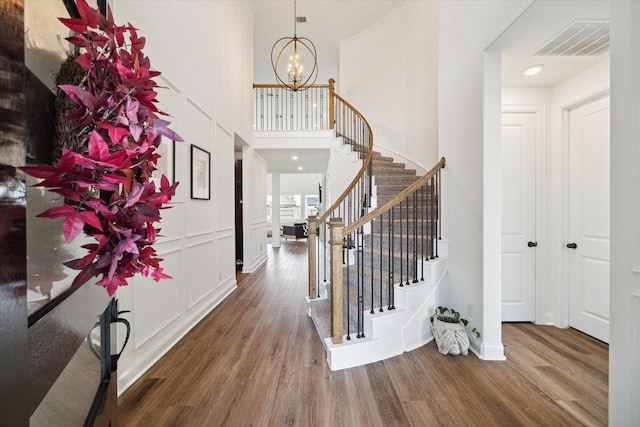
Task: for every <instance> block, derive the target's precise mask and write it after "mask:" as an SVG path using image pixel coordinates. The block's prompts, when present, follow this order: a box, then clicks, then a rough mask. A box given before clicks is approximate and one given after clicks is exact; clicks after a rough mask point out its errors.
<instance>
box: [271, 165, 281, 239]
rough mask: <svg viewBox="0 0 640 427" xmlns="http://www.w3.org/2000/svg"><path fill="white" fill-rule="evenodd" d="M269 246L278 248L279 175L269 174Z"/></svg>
mask: <svg viewBox="0 0 640 427" xmlns="http://www.w3.org/2000/svg"><path fill="white" fill-rule="evenodd" d="M271 246H272V247H274V248H279V247H280V173H272V174H271Z"/></svg>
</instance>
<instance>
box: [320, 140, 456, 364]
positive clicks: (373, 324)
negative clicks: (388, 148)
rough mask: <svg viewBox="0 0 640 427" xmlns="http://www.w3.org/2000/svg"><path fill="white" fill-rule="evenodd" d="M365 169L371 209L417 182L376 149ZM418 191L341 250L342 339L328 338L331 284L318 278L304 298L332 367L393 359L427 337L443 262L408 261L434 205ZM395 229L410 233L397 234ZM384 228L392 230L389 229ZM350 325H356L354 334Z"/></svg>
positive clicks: (441, 259) (412, 174) (428, 223)
mask: <svg viewBox="0 0 640 427" xmlns="http://www.w3.org/2000/svg"><path fill="white" fill-rule="evenodd" d="M371 171H372V172H371V173H372V175H373V182H374V187H373V195H374V197H373V198H372V205H373V206H372V208H374V207H376V206H382V205H383V204H384V203H386V202H388V201H389V200H390V199H391V198H392V197H394V196H396V195H397V194H399V193H401V192H402V191H403V190H405V189H406V188H407V187H408V186H409V185H411V184H413V183H415V182H416V181H417V180H418V179H419V177H417V176H416V171H415V170H412V169H407V168H406V167H405V165H404V164H402V163H398V162H396V161H394V159H393V158H391V157H385V156H382V155H381V154H380V153H378V152H373V155H372V168H371ZM418 196H420V195H418ZM418 196H416V197H414V198H412V199H413V200H412V203H406V204H401V206H400V207H399V208H394V209H393V214H391V213H390V214H389V216H390V218H387V219H385V218H384V217H382V218H381V219H379V220H377V221H373V222H372V223H371V225H369V226H365V227H363V229H362V233H361V234H360V235H356V237H355V238H354V244H353V245H347V247H345V248H344V249H343V267H342V278H343V279H342V282H343V297H344V299H343V301H344V303H343V313H344V314H343V315H344V319H345V320H344V328H343V334H344V335H345V341H344V342H343V343H341V344H334V343H333V341H332V339H331V328H330V326H331V323H330V322H331V301H330V300H331V298H330V296H331V286H330V285H329V284H325V283H321V285H320V292H319V293H320V298H316V299H309V300H308V301H309V315H310V316H311V318H312V319H313V322H314V324H315V326H316V329H317V331H318V334H319V336H320V338H321V339H322V341H323V344H324V347H325V351H326V353H327V361H328V364H329V366H330V368H331V369H332V370H336V369H343V368H348V367H353V366H359V365H363V364H366V363H372V362H375V361H378V360H383V359H386V358H389V357H393V356H396V355H399V354H401V353H402V352H404V351H409V350H412V349H415V348H417V347H420V346H421V345H423V344H425V343H427V342H429V341H431V339H432V338H433V336H432V335H431V330H430V321H429V317H430V315H431V314H432V313H433V311H434V310H435V307H436V306H437V304H436V301H437V297H438V292H437V291H438V287H439V285H440V283H441V282H442V280H443V277H444V274H445V272H446V260H445V257H444V256H442V255H443V253H441V254H439V255H440V256H439V257H438V258H435V255H434V254H431V255H430V256H428V257H425V258H433V259H426V260H424V261H423V260H422V259H420V260H413V259H412V258H413V254H415V253H416V251H415V250H414V248H415V247H416V245H417V246H420V245H423V244H424V242H423V241H421V239H422V238H423V236H424V234H425V233H424V230H425V229H427V228H428V227H431V226H432V223H431V218H433V217H432V215H431V214H432V212H431V211H432V209H433V208H431V207H429V206H430V205H429V204H428V203H425V200H423V199H424V198H426V197H429V195H428V194H426V193H425V194H423V195H421V196H422V197H418ZM391 215H392V217H391ZM401 227H405V228H408V227H411V228H412V229H413V230H412V232H411V233H398V232H397V231H398V230H400V228H401ZM390 228H391V230H395V232H394V233H390ZM405 231H407V230H405ZM349 246H353V247H349ZM442 249H444V248H441V250H442ZM357 258H359V260H357ZM390 260H392V261H390ZM357 261H358V262H357ZM356 263H357V264H358V267H357V268H354V264H356ZM391 277H392V279H391V280H390V278H391ZM365 307H367V308H365ZM358 317H360V319H358ZM358 320H360V324H359V323H358ZM354 325H361V327H357V328H356V329H355V331H354Z"/></svg>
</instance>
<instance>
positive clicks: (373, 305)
mask: <svg viewBox="0 0 640 427" xmlns="http://www.w3.org/2000/svg"><path fill="white" fill-rule="evenodd" d="M369 224H370V227H371V232H370V233H369V234H370V235H371V314H374V313H375V310H374V309H373V307H375V305H376V304H375V301H374V297H375V295H374V292H373V286H374V284H373V251H374V248H373V223H372V222H370V223H369Z"/></svg>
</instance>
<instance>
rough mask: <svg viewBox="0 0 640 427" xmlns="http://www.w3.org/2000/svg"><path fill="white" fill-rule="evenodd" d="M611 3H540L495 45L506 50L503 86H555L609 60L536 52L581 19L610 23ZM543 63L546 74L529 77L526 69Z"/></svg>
mask: <svg viewBox="0 0 640 427" xmlns="http://www.w3.org/2000/svg"><path fill="white" fill-rule="evenodd" d="M609 7H610V2H609V1H598V0H587V1H581V0H570V1H562V0H556V1H537V2H535V3H533V4H532V5H531V6H530V7H529V8H528V9H527V10H526V11H525V12H524V13H523V14H522V15H521V16H520V17H519V18H518V19H517V20H516V21H515V22H514V23H513V24H512V25H511V26H510V27H509V28H508V29H507V30H506V31H505V32H504V33H502V35H501V36H500V37H499V38H498V39H497V40H496V41H495V42H494V43H493V44H492V45H491V48H492V49H499V50H502V81H503V86H554V85H556V84H558V83H560V82H562V81H563V80H566V79H567V78H569V77H570V76H573V75H575V74H577V73H579V72H580V71H582V70H584V69H586V68H589V67H591V66H593V65H594V64H596V63H597V62H600V61H602V60H605V59H607V58H608V57H609V51H606V52H605V53H603V54H601V55H599V56H572V57H565V56H533V53H534V52H536V51H537V50H538V48H540V47H542V46H543V45H544V44H546V43H547V42H549V41H550V40H551V39H552V38H554V37H555V36H556V35H558V34H559V33H560V32H561V31H562V30H564V29H565V28H566V27H567V26H568V25H570V24H571V23H573V22H574V21H577V20H609V16H610V12H609ZM536 64H541V65H543V66H544V68H543V70H542V72H541V73H540V74H538V75H536V76H532V77H526V76H524V75H523V70H524V69H525V68H527V67H529V66H531V65H536Z"/></svg>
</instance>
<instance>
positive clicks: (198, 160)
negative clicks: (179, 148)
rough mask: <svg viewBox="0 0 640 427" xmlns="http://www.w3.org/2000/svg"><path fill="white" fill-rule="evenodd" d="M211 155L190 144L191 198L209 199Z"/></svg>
mask: <svg viewBox="0 0 640 427" xmlns="http://www.w3.org/2000/svg"><path fill="white" fill-rule="evenodd" d="M210 170H211V154H210V153H209V152H208V151H205V150H203V149H202V148H200V147H197V146H195V145H193V144H191V198H192V199H201V200H209V199H211V172H210Z"/></svg>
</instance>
